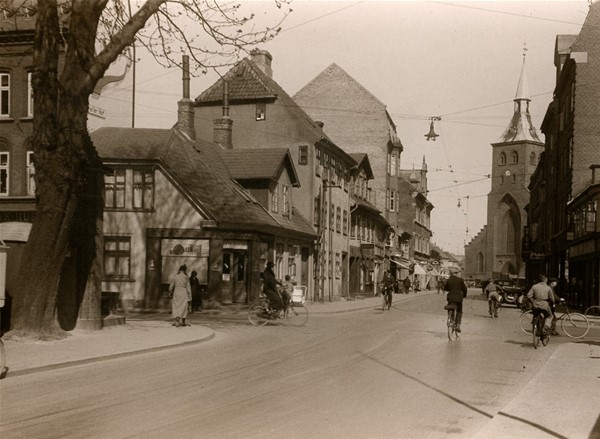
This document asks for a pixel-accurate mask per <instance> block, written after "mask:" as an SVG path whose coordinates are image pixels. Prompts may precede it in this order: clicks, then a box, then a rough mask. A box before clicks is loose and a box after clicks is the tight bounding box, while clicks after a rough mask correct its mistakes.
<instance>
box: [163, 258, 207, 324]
mask: <svg viewBox="0 0 600 439" xmlns="http://www.w3.org/2000/svg"><path fill="white" fill-rule="evenodd" d="M169 292H170V293H171V294H172V297H171V315H172V317H173V318H174V319H175V321H174V322H173V326H177V327H180V326H189V325H188V324H187V323H186V322H185V319H186V318H187V315H188V312H194V311H200V309H202V289H201V287H200V281H199V280H198V273H196V272H195V271H192V273H191V275H190V277H189V278H188V275H187V265H185V264H183V265H182V266H180V267H179V270H178V271H177V274H176V275H175V277H174V278H173V282H171V284H170V285H169Z"/></svg>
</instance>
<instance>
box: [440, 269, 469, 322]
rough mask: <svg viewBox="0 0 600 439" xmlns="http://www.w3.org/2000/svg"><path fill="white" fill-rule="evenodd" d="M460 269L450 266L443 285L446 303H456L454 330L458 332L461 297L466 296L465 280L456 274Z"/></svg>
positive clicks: (460, 319) (460, 316) (460, 315)
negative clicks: (445, 292) (448, 275)
mask: <svg viewBox="0 0 600 439" xmlns="http://www.w3.org/2000/svg"><path fill="white" fill-rule="evenodd" d="M459 273H460V270H459V269H458V268H457V267H451V268H450V277H449V278H448V280H447V281H446V285H444V291H447V292H448V294H447V295H446V300H447V301H448V304H451V303H456V332H460V322H461V321H462V314H463V313H462V308H463V306H462V305H463V298H465V297H467V285H466V284H465V281H464V280H463V279H462V278H461V277H459V276H458V274H459Z"/></svg>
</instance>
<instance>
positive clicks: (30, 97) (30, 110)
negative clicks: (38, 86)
mask: <svg viewBox="0 0 600 439" xmlns="http://www.w3.org/2000/svg"><path fill="white" fill-rule="evenodd" d="M31 75H32V74H31V72H29V73H27V117H33V86H32V85H31Z"/></svg>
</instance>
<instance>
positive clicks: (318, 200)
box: [313, 196, 321, 227]
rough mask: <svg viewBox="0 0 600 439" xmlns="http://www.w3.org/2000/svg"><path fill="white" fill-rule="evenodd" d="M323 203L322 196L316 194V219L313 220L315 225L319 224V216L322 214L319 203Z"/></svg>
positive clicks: (314, 213)
mask: <svg viewBox="0 0 600 439" xmlns="http://www.w3.org/2000/svg"><path fill="white" fill-rule="evenodd" d="M320 203H321V197H320V196H316V197H315V209H314V212H313V215H314V221H313V225H314V226H315V227H318V226H319V218H320V217H321V215H319V212H320V209H319V205H320Z"/></svg>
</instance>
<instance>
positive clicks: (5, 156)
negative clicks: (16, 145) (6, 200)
mask: <svg viewBox="0 0 600 439" xmlns="http://www.w3.org/2000/svg"><path fill="white" fill-rule="evenodd" d="M9 166H10V165H9V153H8V152H0V195H8V183H9V173H8V171H9Z"/></svg>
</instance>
